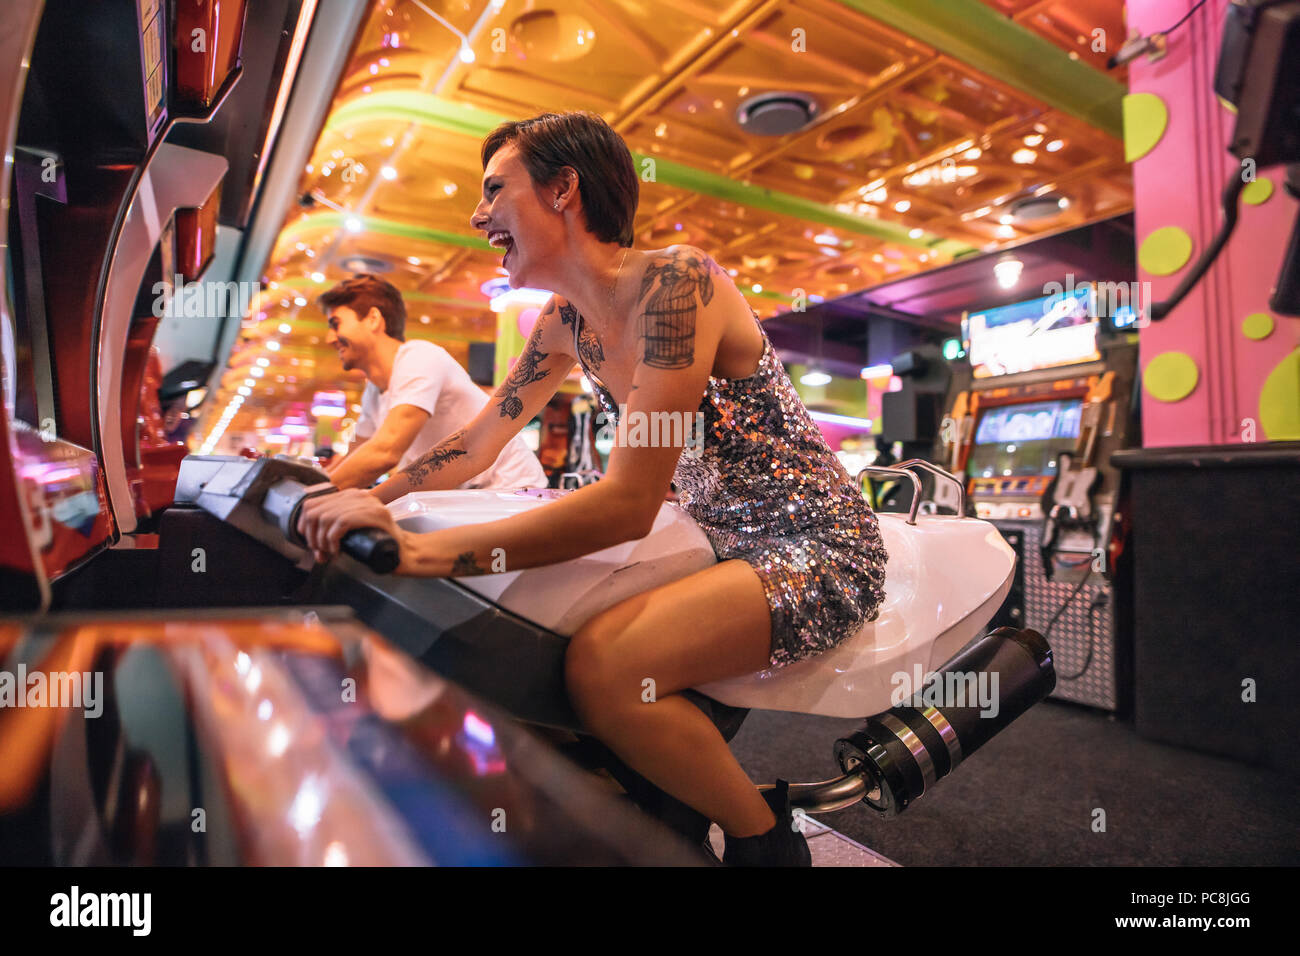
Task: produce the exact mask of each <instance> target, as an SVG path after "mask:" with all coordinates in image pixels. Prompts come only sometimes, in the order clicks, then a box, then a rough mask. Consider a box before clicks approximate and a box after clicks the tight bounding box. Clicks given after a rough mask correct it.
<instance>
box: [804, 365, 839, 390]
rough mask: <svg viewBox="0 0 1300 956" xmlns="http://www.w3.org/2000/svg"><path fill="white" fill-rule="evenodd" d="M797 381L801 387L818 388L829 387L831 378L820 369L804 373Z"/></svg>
mask: <svg viewBox="0 0 1300 956" xmlns="http://www.w3.org/2000/svg"><path fill="white" fill-rule="evenodd" d="M799 381H800V383H801V384H803V385H808V386H811V387H813V388H820V387H821V386H823V385H829V384H830V383H831V377H830V376H829V375H827V374H826V373H825V372H823V371H821V370H820V369H812V370H811V371H808V372H804V373H803V375H801V376H800V377H799Z"/></svg>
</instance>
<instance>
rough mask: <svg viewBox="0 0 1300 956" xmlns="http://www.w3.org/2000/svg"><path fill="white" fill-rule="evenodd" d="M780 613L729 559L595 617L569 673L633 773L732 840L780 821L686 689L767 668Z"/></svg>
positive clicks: (592, 720) (596, 725)
mask: <svg viewBox="0 0 1300 956" xmlns="http://www.w3.org/2000/svg"><path fill="white" fill-rule="evenodd" d="M770 653H771V616H770V611H769V609H768V603H767V597H766V595H765V593H764V591H763V585H762V583H761V582H760V581H759V578H758V575H757V574H756V573H755V572H754V569H753V568H751V567H750V566H749V565H748V564H746V563H745V562H743V561H739V560H731V561H723V562H721V563H719V564H716V565H714V566H713V567H711V568H707V569H706V570H704V571H699V572H696V573H695V574H692V575H690V576H689V577H685V578H683V579H681V580H680V581H675V582H673V583H672V584H666V585H664V586H663V587H659V588H655V589H654V590H652V591H647V592H645V593H644V594H638V595H636V596H635V597H632V598H628V599H627V600H626V601H623V602H622V603H621V604H617V605H615V606H614V607H611V608H609V609H608V610H606V611H603V612H602V613H600V614H598V615H596V616H595V617H594V618H592V619H591V620H590V621H588V622H587V623H586V624H584V625H583V626H582V628H581V629H580V630H579V631H578V633H577V634H575V635H574V636H573V640H572V641H571V642H570V644H569V650H568V654H567V656H566V658H565V678H566V681H567V683H568V689H569V697H570V699H571V700H572V702H573V706H574V709H575V710H576V711H577V713H578V716H579V717H580V718H581V719H582V721H583V723H584V725H585V726H586V727H587V729H588V730H590V731H591V732H592V733H593V734H594V735H595V736H596V737H598V738H599V739H600V740H601V741H602V742H603V743H604V744H605V745H606V746H607V747H609V748H610V749H611V750H613V751H614V752H615V753H616V754H618V756H619V757H620V758H621V759H622V760H623V761H624V762H625V763H626V764H627V765H628V766H630V767H631V768H632V769H634V770H635V771H637V772H638V773H639V774H641V775H642V776H643V777H645V778H646V779H647V780H649V781H651V782H652V783H654V784H655V785H656V786H658V787H659V788H660V789H662V790H664V791H666V792H668V793H670V794H672V795H673V796H674V797H676V798H677V799H679V800H681V801H682V802H683V803H686V804H689V805H690V806H692V807H694V808H695V809H696V810H698V811H699V812H700V813H702V814H704V815H705V816H707V817H708V818H709V819H711V820H713V821H715V822H716V823H717V824H718V825H719V826H721V827H722V829H723V830H724V831H726V832H727V833H728V834H730V835H732V836H738V837H743V836H753V835H756V834H759V833H764V832H766V831H767V830H769V829H771V827H772V826H773V824H774V823H775V818H774V817H773V815H772V811H771V810H770V809H769V808H768V806H767V802H766V801H765V800H764V799H763V798H762V796H760V795H759V792H758V790H757V789H756V788H755V787H754V784H753V783H752V782H751V781H750V779H749V778H748V777H747V776H746V775H745V772H744V771H743V770H742V769H741V767H740V764H738V763H737V762H736V758H735V757H734V756H732V754H731V750H730V748H728V747H727V743H726V741H725V740H723V739H722V735H721V734H720V733H719V732H718V730H717V728H716V727H715V726H714V725H713V722H712V721H710V720H709V719H708V718H707V717H706V716H705V715H704V714H703V713H702V712H701V711H700V709H699V708H698V707H696V706H695V705H694V704H692V703H691V702H690V701H688V700H686V699H685V698H684V697H682V696H681V694H680V693H678V692H679V691H681V690H684V689H686V688H689V687H694V686H695V685H697V684H703V683H707V682H709V681H713V680H721V679H722V678H724V677H735V676H737V675H740V674H747V673H752V672H753V671H757V670H761V669H763V668H764V667H767V666H768V664H769V660H770Z"/></svg>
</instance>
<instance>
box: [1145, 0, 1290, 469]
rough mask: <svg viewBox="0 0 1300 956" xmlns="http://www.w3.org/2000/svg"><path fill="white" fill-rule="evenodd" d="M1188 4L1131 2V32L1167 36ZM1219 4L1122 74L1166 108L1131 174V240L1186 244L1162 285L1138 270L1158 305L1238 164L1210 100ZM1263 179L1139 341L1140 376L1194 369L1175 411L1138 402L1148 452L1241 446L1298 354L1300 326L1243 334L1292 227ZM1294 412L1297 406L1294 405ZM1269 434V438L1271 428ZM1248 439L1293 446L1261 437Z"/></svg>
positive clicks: (1277, 323) (1213, 223)
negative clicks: (1172, 234)
mask: <svg viewBox="0 0 1300 956" xmlns="http://www.w3.org/2000/svg"><path fill="white" fill-rule="evenodd" d="M1194 2H1195V0H1132V2H1130V3H1129V5H1128V25H1129V28H1130V30H1137V31H1139V32H1140V33H1142V34H1144V35H1145V34H1150V33H1153V32H1155V31H1158V30H1163V29H1167V28H1169V27H1170V26H1171V25H1172V24H1174V23H1175V22H1176V21H1177V20H1178V19H1180V18H1181V17H1182V16H1183V15H1184V14H1185V13H1187V11H1188V10H1190V9H1191V7H1192V6H1193V4H1194ZM1227 6H1228V0H1209V2H1208V3H1206V4H1205V6H1204V7H1203V8H1202V9H1201V10H1199V11H1198V12H1197V13H1195V14H1194V15H1193V16H1192V17H1191V19H1190V20H1189V21H1188V22H1187V23H1185V24H1183V25H1182V26H1181V27H1179V28H1178V30H1177V31H1176V32H1175V33H1174V34H1173V35H1172V36H1171V37H1170V42H1169V52H1168V55H1167V56H1165V57H1164V58H1163V59H1161V60H1158V61H1156V62H1154V63H1150V62H1148V61H1147V59H1146V57H1145V56H1144V57H1140V58H1139V59H1137V60H1135V61H1134V62H1133V63H1132V65H1131V67H1130V81H1129V85H1130V92H1132V93H1139V92H1145V93H1154V94H1156V95H1158V96H1159V97H1160V98H1161V99H1162V100H1163V101H1164V103H1165V105H1166V107H1167V110H1168V114H1169V125H1168V128H1167V129H1166V131H1165V134H1164V137H1163V138H1162V139H1161V141H1160V142H1159V143H1157V144H1156V146H1155V147H1154V148H1153V149H1152V150H1151V151H1150V152H1149V153H1147V154H1146V155H1145V156H1144V157H1142V158H1140V159H1138V160H1137V161H1136V162H1135V163H1134V166H1133V174H1134V190H1135V196H1136V206H1137V212H1136V222H1137V240H1138V244H1139V248H1140V247H1141V243H1142V241H1143V240H1144V239H1145V238H1146V237H1147V236H1148V235H1149V234H1150V233H1152V232H1153V231H1154V230H1156V229H1158V228H1161V227H1164V226H1178V227H1180V228H1181V229H1183V230H1185V231H1186V232H1187V233H1188V234H1189V235H1190V236H1191V237H1192V240H1193V243H1194V247H1193V250H1192V256H1191V259H1190V260H1189V262H1188V265H1186V266H1184V267H1183V268H1182V269H1180V270H1179V271H1177V272H1175V273H1174V274H1173V275H1170V276H1163V277H1162V276H1155V275H1152V274H1150V273H1147V272H1145V271H1144V270H1141V269H1139V279H1141V280H1143V281H1150V282H1151V292H1152V294H1153V295H1154V298H1155V299H1156V300H1160V299H1163V298H1165V297H1166V296H1167V295H1168V294H1169V293H1170V292H1171V291H1172V290H1173V288H1174V287H1175V286H1176V285H1177V284H1178V282H1179V281H1180V280H1181V278H1182V277H1183V275H1184V274H1185V273H1186V271H1187V269H1188V268H1190V266H1191V264H1192V263H1194V262H1195V261H1196V258H1197V257H1198V256H1199V255H1200V253H1201V252H1202V250H1204V249H1205V247H1206V245H1207V244H1208V243H1209V242H1210V240H1211V238H1212V237H1213V236H1214V233H1215V232H1216V230H1217V229H1218V225H1219V222H1220V220H1221V215H1220V212H1219V195H1220V193H1221V192H1222V190H1223V186H1224V184H1225V183H1226V182H1227V178H1228V176H1229V175H1230V174H1231V173H1232V172H1233V171H1234V170H1240V168H1241V167H1240V163H1239V162H1238V161H1237V160H1236V159H1235V158H1234V157H1233V156H1232V155H1231V154H1230V153H1229V152H1228V151H1227V144H1228V142H1229V140H1230V138H1231V133H1232V128H1233V122H1234V116H1233V114H1232V113H1231V112H1229V111H1228V110H1227V109H1225V108H1224V107H1223V106H1222V105H1221V104H1220V103H1219V102H1218V100H1217V98H1216V97H1215V96H1214V93H1213V89H1212V85H1213V78H1214V68H1215V64H1216V62H1217V59H1218V49H1219V38H1220V36H1221V34H1222V27H1223V16H1224V10H1225V9H1226V8H1227ZM1258 176H1259V177H1260V178H1264V177H1267V178H1268V179H1270V180H1272V182H1273V185H1274V187H1275V189H1274V193H1273V196H1272V198H1270V199H1269V200H1268V201H1267V202H1264V203H1263V204H1261V205H1258V206H1249V205H1245V204H1243V205H1242V211H1241V218H1240V221H1239V222H1238V225H1237V231H1236V233H1235V234H1234V235H1233V237H1232V239H1231V241H1230V242H1229V243H1228V246H1227V248H1226V249H1225V250H1224V252H1223V254H1222V255H1221V256H1220V258H1219V260H1218V262H1217V263H1216V264H1215V265H1214V266H1213V267H1212V268H1211V269H1210V271H1209V273H1208V274H1207V275H1206V276H1205V278H1204V279H1202V280H1201V282H1200V284H1199V285H1198V286H1197V287H1196V289H1195V290H1193V292H1192V293H1191V294H1190V295H1188V297H1187V298H1186V299H1185V300H1184V301H1183V303H1182V304H1181V305H1180V306H1179V307H1178V308H1177V309H1175V310H1174V311H1173V312H1172V313H1171V314H1170V315H1169V316H1168V317H1167V318H1165V319H1164V320H1163V321H1161V322H1155V323H1152V324H1151V325H1150V326H1149V327H1147V328H1144V329H1143V330H1142V332H1141V347H1140V352H1141V363H1142V367H1143V368H1144V369H1145V368H1146V367H1147V366H1148V365H1149V363H1150V362H1151V360H1152V359H1153V358H1155V357H1156V356H1157V355H1159V354H1161V353H1164V352H1168V351H1178V352H1184V353H1186V354H1187V355H1189V356H1190V357H1191V358H1192V359H1193V360H1194V361H1195V362H1196V364H1197V366H1198V367H1199V380H1198V381H1197V384H1196V387H1195V389H1194V390H1193V391H1192V392H1191V393H1190V394H1189V395H1187V397H1185V398H1182V399H1181V400H1178V401H1161V400H1160V399H1157V398H1155V397H1153V396H1152V395H1151V394H1150V393H1149V392H1148V391H1147V390H1146V389H1144V390H1143V395H1142V415H1143V431H1144V444H1145V445H1146V446H1147V447H1154V446H1169V445H1196V444H1231V443H1238V442H1241V441H1242V440H1243V424H1242V422H1243V420H1244V419H1251V420H1253V421H1255V422H1256V423H1257V424H1259V422H1260V411H1259V397H1260V389H1261V387H1262V386H1263V384H1264V381H1265V379H1266V377H1267V376H1268V374H1269V373H1270V372H1271V371H1272V370H1273V369H1274V368H1276V367H1277V366H1278V364H1279V363H1281V362H1283V360H1285V359H1287V357H1288V356H1289V355H1290V354H1291V353H1292V352H1293V351H1295V349H1296V345H1297V337H1298V336H1300V319H1296V318H1287V317H1284V316H1280V315H1277V314H1274V313H1270V314H1271V315H1272V316H1273V322H1274V329H1273V332H1272V333H1271V334H1270V335H1269V336H1268V337H1266V338H1264V339H1261V340H1252V339H1249V338H1247V337H1246V336H1245V335H1244V334H1243V333H1242V328H1241V323H1242V320H1243V319H1245V318H1246V316H1248V315H1250V314H1252V313H1256V312H1268V311H1269V310H1268V297H1269V294H1270V292H1271V290H1272V288H1273V284H1274V282H1275V280H1276V276H1277V272H1278V268H1279V266H1280V264H1281V261H1282V256H1283V253H1284V252H1285V249H1286V243H1287V238H1288V236H1289V234H1290V231H1291V227H1292V224H1293V223H1294V222H1295V219H1296V211H1297V203H1296V202H1295V200H1293V199H1291V198H1290V197H1288V196H1287V195H1286V194H1285V191H1284V189H1283V182H1284V176H1283V170H1282V168H1281V167H1271V168H1264V169H1260V170H1258ZM1295 400H1296V401H1297V402H1300V396H1295ZM1274 431H1278V429H1276V428H1275V429H1274ZM1256 437H1257V440H1259V441H1264V440H1265V439H1266V438H1272V439H1281V438H1297V437H1300V435H1294V434H1269V435H1266V434H1265V432H1264V430H1263V429H1262V428H1261V429H1259V431H1258V434H1257V436H1256Z"/></svg>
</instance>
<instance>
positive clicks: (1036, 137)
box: [1025, 133, 1043, 146]
mask: <svg viewBox="0 0 1300 956" xmlns="http://www.w3.org/2000/svg"><path fill="white" fill-rule="evenodd" d="M1042 141H1043V137H1042V135H1041V134H1039V133H1030V134H1029V135H1028V136H1026V137H1025V145H1026V146H1037V145H1038V144H1039V143H1041V142H1042Z"/></svg>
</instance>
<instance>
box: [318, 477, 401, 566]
mask: <svg viewBox="0 0 1300 956" xmlns="http://www.w3.org/2000/svg"><path fill="white" fill-rule="evenodd" d="M354 528H379V529H380V530H382V531H387V532H388V533H389V534H390V535H392V536H393V538H394V539H396V540H397V541H398V542H399V543H400V542H401V539H402V531H401V529H400V528H398V526H397V522H396V521H395V520H393V516H392V514H390V513H389V511H388V509H387V508H386V507H385V506H384V505H383V504H382V503H381V502H380V501H379V500H378V499H377V498H376V497H375V496H374V495H372V494H370V493H369V492H367V491H362V490H360V489H359V488H351V489H349V490H347V491H339V492H336V493H334V494H328V495H319V496H317V497H314V498H308V499H307V500H306V501H305V502H303V505H302V514H301V515H300V516H299V518H298V532H299V533H300V534H301V535H302V537H303V540H304V541H306V542H307V547H309V548H311V550H312V554H313V556H314V557H315V559H316V561H318V562H324V561H328V560H329V559H330V558H332V557H334V555H336V554H338V552H339V542H340V541H342V540H343V536H344V535H345V534H347V533H348V532H349V531H351V530H353V529H354Z"/></svg>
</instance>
